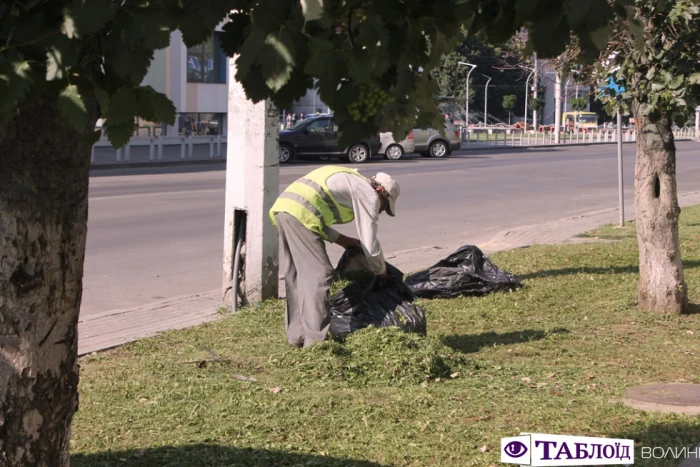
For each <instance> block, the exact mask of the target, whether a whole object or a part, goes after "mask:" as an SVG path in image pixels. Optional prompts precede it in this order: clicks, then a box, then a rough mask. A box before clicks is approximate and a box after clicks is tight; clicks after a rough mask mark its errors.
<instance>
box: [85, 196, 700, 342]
mask: <svg viewBox="0 0 700 467" xmlns="http://www.w3.org/2000/svg"><path fill="white" fill-rule="evenodd" d="M678 203H679V204H680V206H681V207H685V206H692V205H695V204H700V191H699V192H691V193H685V194H683V195H679V196H678ZM618 212H619V210H618V209H617V208H613V209H606V210H603V211H595V212H590V213H587V214H583V215H580V216H575V217H570V218H566V219H560V220H557V221H553V222H548V223H545V224H538V225H529V226H522V227H518V228H514V229H508V230H503V231H501V232H499V233H498V234H497V235H495V236H494V237H493V238H492V239H491V240H490V241H489V242H487V243H485V244H481V245H478V246H479V248H481V249H482V250H483V251H484V252H485V253H493V252H496V251H502V250H510V249H514V248H522V247H525V246H529V245H535V244H553V243H567V242H576V241H581V240H578V239H577V238H576V235H578V234H581V233H583V232H586V231H589V230H592V229H595V228H596V227H598V226H600V225H601V224H607V223H614V222H617V219H618V218H619V214H618ZM633 212H634V209H633V205H632V204H626V206H625V213H626V216H625V217H626V220H628V221H629V220H631V219H633ZM460 246H461V245H442V246H425V247H421V248H417V249H412V250H405V251H398V252H394V253H391V254H387V255H386V260H387V261H389V262H391V264H393V265H394V266H396V267H397V268H399V269H400V270H402V271H404V272H413V271H418V270H421V269H425V268H427V267H429V266H431V265H433V264H435V263H436V262H437V261H439V260H440V259H442V258H444V257H446V256H447V255H449V254H450V253H452V252H453V251H455V250H456V249H457V248H459V247H460ZM280 291H281V293H280V296H283V291H284V288H283V286H280ZM220 304H221V291H220V289H214V290H210V291H207V292H204V293H200V294H196V295H188V296H180V297H171V298H169V299H167V300H163V301H159V302H155V303H149V304H146V305H143V306H140V307H137V308H133V309H125V310H110V311H105V312H103V313H99V314H95V315H90V316H86V317H85V318H81V319H80V321H79V323H78V335H79V341H78V354H79V355H84V354H87V353H91V352H96V351H99V350H104V349H108V348H111V347H115V346H118V345H121V344H125V343H127V342H131V341H135V340H138V339H142V338H144V337H149V336H153V335H155V334H157V333H159V332H162V331H166V330H169V329H183V328H187V327H190V326H195V325H197V324H202V323H206V322H209V321H213V320H215V319H217V318H218V317H220V316H222V315H220V314H219V313H218V312H217V309H218V307H219V306H220Z"/></svg>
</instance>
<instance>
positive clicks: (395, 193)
mask: <svg viewBox="0 0 700 467" xmlns="http://www.w3.org/2000/svg"><path fill="white" fill-rule="evenodd" d="M373 178H374V181H375V182H377V183H378V184H380V185H381V186H382V187H383V188H384V190H385V191H386V196H387V200H388V201H389V203H388V206H387V209H386V212H387V214H389V215H390V216H391V217H394V216H395V215H396V198H398V197H399V195H400V194H401V188H400V187H399V182H397V181H396V180H394V179H393V178H392V177H391V175H389V174H385V173H384V172H379V173H377V175H375V176H374V177H373Z"/></svg>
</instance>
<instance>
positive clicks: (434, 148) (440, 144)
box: [429, 140, 450, 157]
mask: <svg viewBox="0 0 700 467" xmlns="http://www.w3.org/2000/svg"><path fill="white" fill-rule="evenodd" d="M429 152H430V157H447V156H448V154H449V153H450V150H449V148H448V147H447V143H445V142H444V141H440V140H438V141H435V142H434V143H433V144H431V145H430V150H429Z"/></svg>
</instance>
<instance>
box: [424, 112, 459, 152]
mask: <svg viewBox="0 0 700 467" xmlns="http://www.w3.org/2000/svg"><path fill="white" fill-rule="evenodd" d="M412 133H413V140H414V142H415V146H416V152H418V153H420V155H421V156H424V157H447V156H449V155H450V153H451V152H452V151H455V150H457V149H460V148H461V147H462V141H461V138H460V134H459V128H457V127H456V126H454V125H453V124H452V123H451V122H447V121H446V122H445V135H444V136H443V135H442V134H440V132H439V131H438V130H435V129H433V128H428V129H427V130H421V129H417V128H416V129H414V130H413V132H412Z"/></svg>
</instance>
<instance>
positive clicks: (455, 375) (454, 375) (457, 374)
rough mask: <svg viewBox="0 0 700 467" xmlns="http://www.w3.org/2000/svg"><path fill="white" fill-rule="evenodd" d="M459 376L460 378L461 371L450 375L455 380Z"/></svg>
mask: <svg viewBox="0 0 700 467" xmlns="http://www.w3.org/2000/svg"><path fill="white" fill-rule="evenodd" d="M457 376H459V371H455V372H454V373H452V374H451V375H450V378H452V379H454V378H456V377H457Z"/></svg>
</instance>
